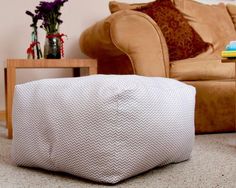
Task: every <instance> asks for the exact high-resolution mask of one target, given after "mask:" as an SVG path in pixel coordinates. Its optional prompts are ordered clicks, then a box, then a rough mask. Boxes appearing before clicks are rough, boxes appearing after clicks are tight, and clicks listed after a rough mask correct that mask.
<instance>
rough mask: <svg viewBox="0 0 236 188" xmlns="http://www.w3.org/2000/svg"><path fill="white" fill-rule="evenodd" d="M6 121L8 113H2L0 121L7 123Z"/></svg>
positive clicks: (0, 113) (0, 112)
mask: <svg viewBox="0 0 236 188" xmlns="http://www.w3.org/2000/svg"><path fill="white" fill-rule="evenodd" d="M5 120H6V112H5V111H0V121H5Z"/></svg>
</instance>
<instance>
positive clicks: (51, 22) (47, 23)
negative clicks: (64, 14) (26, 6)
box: [26, 0, 68, 33]
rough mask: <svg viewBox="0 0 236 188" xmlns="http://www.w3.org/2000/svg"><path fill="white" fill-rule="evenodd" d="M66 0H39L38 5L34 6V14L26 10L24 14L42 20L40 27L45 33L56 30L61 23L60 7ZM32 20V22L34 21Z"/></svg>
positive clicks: (35, 19)
mask: <svg viewBox="0 0 236 188" xmlns="http://www.w3.org/2000/svg"><path fill="white" fill-rule="evenodd" d="M67 1H68V0H54V1H53V2H47V1H40V2H39V5H38V6H36V9H35V15H34V14H33V13H32V12H30V11H27V13H26V14H28V15H30V16H32V18H33V17H35V18H33V20H34V21H36V24H37V22H38V20H42V24H41V25H40V27H41V28H43V29H45V30H46V32H47V33H55V32H58V29H59V25H60V24H62V23H63V21H62V20H61V19H60V16H61V12H60V9H61V7H62V6H63V5H64V3H65V2H67ZM34 21H33V23H34Z"/></svg>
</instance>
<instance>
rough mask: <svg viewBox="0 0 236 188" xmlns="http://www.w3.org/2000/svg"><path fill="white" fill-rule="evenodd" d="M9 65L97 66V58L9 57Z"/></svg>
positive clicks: (45, 66) (31, 66)
mask: <svg viewBox="0 0 236 188" xmlns="http://www.w3.org/2000/svg"><path fill="white" fill-rule="evenodd" d="M6 66H7V67H15V68H63V67H64V68H74V67H75V68H76V67H77V68H78V67H93V66H97V61H96V60H95V59H8V60H7V64H6Z"/></svg>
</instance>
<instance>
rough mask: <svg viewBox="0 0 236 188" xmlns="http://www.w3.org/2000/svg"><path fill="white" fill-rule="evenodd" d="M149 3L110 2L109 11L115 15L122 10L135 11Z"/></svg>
mask: <svg viewBox="0 0 236 188" xmlns="http://www.w3.org/2000/svg"><path fill="white" fill-rule="evenodd" d="M147 4H148V3H133V4H129V3H122V2H118V1H110V2H109V9H110V12H111V13H115V12H117V11H120V10H134V9H136V8H139V7H142V6H144V5H147Z"/></svg>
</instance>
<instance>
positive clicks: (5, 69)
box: [4, 68, 7, 125]
mask: <svg viewBox="0 0 236 188" xmlns="http://www.w3.org/2000/svg"><path fill="white" fill-rule="evenodd" d="M4 82H5V121H6V122H7V68H4ZM6 125H7V124H6Z"/></svg>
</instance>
